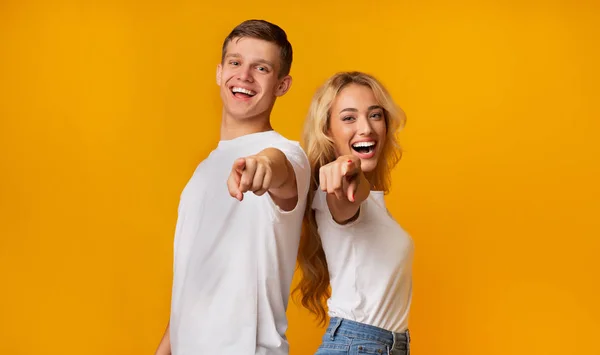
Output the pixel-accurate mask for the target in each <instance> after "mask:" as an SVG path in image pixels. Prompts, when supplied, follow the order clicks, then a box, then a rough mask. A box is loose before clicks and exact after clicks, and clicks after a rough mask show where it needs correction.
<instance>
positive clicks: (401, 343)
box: [325, 317, 410, 350]
mask: <svg viewBox="0 0 600 355" xmlns="http://www.w3.org/2000/svg"><path fill="white" fill-rule="evenodd" d="M325 334H328V335H329V336H330V338H331V340H333V339H334V338H335V335H336V334H340V335H343V336H347V337H349V338H359V339H365V340H374V341H378V342H380V343H382V344H385V345H387V346H389V347H390V348H392V349H398V350H408V349H410V332H409V330H408V329H407V330H406V331H405V332H402V333H395V332H391V331H389V330H385V329H383V328H379V327H376V326H373V325H369V324H364V323H359V322H355V321H352V320H349V319H344V318H337V317H333V318H331V319H330V321H329V326H328V327H327V331H326V333H325Z"/></svg>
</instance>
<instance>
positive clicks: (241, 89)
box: [231, 87, 256, 96]
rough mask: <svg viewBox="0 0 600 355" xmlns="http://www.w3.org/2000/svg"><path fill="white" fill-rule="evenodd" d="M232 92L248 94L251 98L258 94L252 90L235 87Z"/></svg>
mask: <svg viewBox="0 0 600 355" xmlns="http://www.w3.org/2000/svg"><path fill="white" fill-rule="evenodd" d="M231 91H232V92H234V93H236V92H241V93H242V94H246V95H250V96H254V95H256V93H255V92H254V91H252V90H247V89H244V88H238V87H234V88H233V89H231Z"/></svg>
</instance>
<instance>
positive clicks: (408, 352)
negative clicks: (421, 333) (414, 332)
mask: <svg viewBox="0 0 600 355" xmlns="http://www.w3.org/2000/svg"><path fill="white" fill-rule="evenodd" d="M406 350H407V354H408V355H410V331H409V330H408V329H406Z"/></svg>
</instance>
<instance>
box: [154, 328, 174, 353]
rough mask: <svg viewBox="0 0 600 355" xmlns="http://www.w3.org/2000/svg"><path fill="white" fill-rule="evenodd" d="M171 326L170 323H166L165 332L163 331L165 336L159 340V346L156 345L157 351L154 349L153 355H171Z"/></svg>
mask: <svg viewBox="0 0 600 355" xmlns="http://www.w3.org/2000/svg"><path fill="white" fill-rule="evenodd" d="M170 331H171V325H170V322H169V323H167V330H165V334H164V335H163V337H162V339H161V340H160V344H158V349H156V353H155V355H171V335H170Z"/></svg>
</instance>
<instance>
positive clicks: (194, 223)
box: [170, 131, 310, 355]
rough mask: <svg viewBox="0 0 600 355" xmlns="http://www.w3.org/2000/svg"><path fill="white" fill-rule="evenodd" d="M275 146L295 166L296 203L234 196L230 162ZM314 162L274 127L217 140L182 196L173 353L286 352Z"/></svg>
mask: <svg viewBox="0 0 600 355" xmlns="http://www.w3.org/2000/svg"><path fill="white" fill-rule="evenodd" d="M269 147H273V148H277V149H279V150H281V151H282V152H283V153H284V154H285V155H286V157H287V159H288V161H289V162H290V163H291V164H292V166H293V167H294V171H295V174H296V181H297V186H298V203H297V205H296V207H295V208H294V209H293V210H292V211H289V212H285V211H283V210H281V209H280V208H279V207H278V206H277V205H276V204H275V203H274V201H273V200H272V198H271V197H270V196H269V194H268V193H266V194H264V195H262V196H256V195H254V194H253V193H252V192H247V193H245V194H244V199H243V201H238V200H237V199H235V198H233V197H231V196H230V194H229V191H228V189H227V179H228V177H229V174H230V172H231V167H232V166H233V162H234V161H235V160H236V159H238V158H242V157H246V156H250V155H255V154H257V153H259V152H260V151H262V150H263V149H266V148H269ZM309 179H310V166H309V163H308V159H307V157H306V154H305V153H304V151H303V150H302V148H301V147H300V145H299V144H298V143H297V142H293V141H290V140H287V139H286V138H284V137H283V136H281V135H280V134H278V133H277V132H275V131H267V132H260V133H254V134H249V135H245V136H241V137H238V138H235V139H232V140H227V141H220V142H219V144H218V147H217V148H216V149H215V150H213V151H212V152H211V153H210V155H209V156H208V157H207V158H206V159H205V160H204V161H202V162H201V163H200V165H199V166H198V167H197V169H196V171H195V172H194V175H193V176H192V178H191V179H190V181H189V182H188V184H187V185H186V187H185V189H184V190H183V193H182V194H181V199H180V204H179V210H178V221H177V226H176V231H175V243H174V270H173V271H174V275H173V293H172V301H171V323H170V329H171V332H170V335H171V350H172V353H173V355H200V354H207V355H209V354H210V355H212V354H223V355H258V354H261V355H284V354H288V351H289V350H288V348H289V345H288V342H287V339H286V337H285V332H286V329H287V320H286V315H285V312H286V308H287V303H288V298H289V292H290V286H291V282H292V276H293V273H294V269H295V265H296V257H297V253H298V244H299V239H300V231H301V225H302V218H303V214H304V209H305V207H306V195H307V193H308V186H309Z"/></svg>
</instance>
